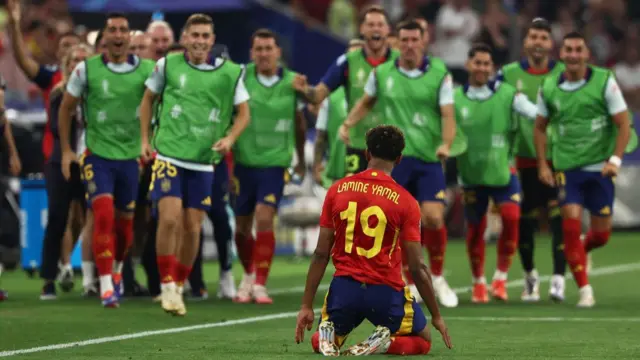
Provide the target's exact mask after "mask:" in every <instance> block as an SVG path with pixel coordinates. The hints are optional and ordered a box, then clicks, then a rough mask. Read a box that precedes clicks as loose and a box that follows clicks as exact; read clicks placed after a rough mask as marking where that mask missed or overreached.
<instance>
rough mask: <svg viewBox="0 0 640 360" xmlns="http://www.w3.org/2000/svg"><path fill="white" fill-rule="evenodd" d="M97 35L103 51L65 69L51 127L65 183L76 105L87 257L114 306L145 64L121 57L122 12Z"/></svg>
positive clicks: (125, 244)
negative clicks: (82, 126) (89, 218)
mask: <svg viewBox="0 0 640 360" xmlns="http://www.w3.org/2000/svg"><path fill="white" fill-rule="evenodd" d="M103 31H104V41H105V42H106V44H107V48H108V51H107V54H105V55H96V56H93V57H90V58H88V59H87V60H85V61H83V62H81V63H80V64H78V66H76V68H75V69H74V70H73V73H72V74H71V77H70V79H69V81H68V83H67V88H66V92H65V94H64V97H63V99H62V104H61V105H60V111H59V119H58V121H59V124H58V126H59V134H60V146H61V150H62V173H63V175H64V177H65V178H66V179H67V180H68V179H69V177H70V168H71V163H72V162H76V161H77V157H76V154H75V152H74V151H73V148H72V146H71V139H70V136H69V134H70V133H71V132H70V126H71V115H72V113H73V112H74V111H75V110H76V107H77V106H78V104H79V103H80V102H81V101H82V102H83V106H84V110H85V114H86V116H85V120H86V123H87V124H86V130H85V131H86V135H85V136H86V145H87V150H86V152H85V156H83V157H82V161H81V171H82V173H83V175H84V177H83V180H84V182H85V186H86V189H87V193H88V196H89V204H88V206H89V208H90V209H91V211H92V212H93V216H94V227H93V253H94V259H95V263H96V267H97V268H98V273H99V275H100V291H101V293H102V304H103V305H104V306H105V307H117V306H118V298H119V296H120V295H121V290H122V283H121V280H122V276H121V273H122V265H123V261H124V258H125V256H126V254H127V251H128V250H129V248H130V246H131V244H132V242H133V211H134V209H135V205H136V198H137V195H138V176H139V169H138V158H139V156H140V131H139V129H140V126H139V124H138V120H137V112H138V105H139V104H140V100H141V99H142V94H143V93H144V81H145V79H146V78H147V77H148V76H149V74H150V73H151V71H152V70H153V62H151V61H150V60H141V59H140V58H139V57H137V56H135V55H129V54H128V51H129V40H130V29H129V21H128V20H127V18H126V17H125V16H124V15H122V14H118V13H114V14H110V15H108V16H107V21H106V24H105V28H104V30H103ZM114 214H115V215H114ZM114 236H115V238H114ZM114 260H115V261H114ZM114 286H115V287H114Z"/></svg>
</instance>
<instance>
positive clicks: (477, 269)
mask: <svg viewBox="0 0 640 360" xmlns="http://www.w3.org/2000/svg"><path fill="white" fill-rule="evenodd" d="M486 229H487V216H486V215H485V216H483V217H482V219H481V220H480V223H478V224H471V223H469V224H468V225H467V254H468V255H469V262H470V264H471V273H472V274H473V277H474V278H479V277H482V276H484V254H485V250H484V249H485V242H484V232H485V230H486Z"/></svg>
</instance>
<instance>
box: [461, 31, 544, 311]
mask: <svg viewBox="0 0 640 360" xmlns="http://www.w3.org/2000/svg"><path fill="white" fill-rule="evenodd" d="M467 71H468V72H469V82H468V83H467V84H465V85H464V86H461V87H459V88H457V89H456V90H455V94H454V101H455V109H456V119H458V124H459V125H460V129H461V130H462V131H463V132H464V133H465V134H466V135H467V151H466V152H465V153H464V154H462V155H460V156H459V157H458V158H457V162H458V172H459V175H460V178H461V180H462V186H463V187H464V199H465V217H466V219H467V224H468V225H467V226H468V230H467V254H468V255H469V260H470V263H471V272H472V274H473V292H472V297H471V301H472V302H474V303H486V302H488V301H489V296H488V291H487V285H486V279H485V277H484V256H485V241H484V232H485V229H486V226H487V218H486V214H487V209H488V206H489V199H492V200H493V203H495V204H496V205H497V206H498V208H499V210H500V217H501V218H502V235H501V236H500V239H499V240H498V244H497V250H498V256H497V260H498V261H497V267H496V272H495V274H494V275H493V282H492V283H491V289H492V295H493V297H494V298H496V299H499V300H503V301H506V300H507V288H506V282H507V273H508V272H509V268H510V267H511V259H512V257H513V255H514V254H515V251H516V247H517V246H518V222H519V220H520V184H519V183H518V178H517V176H516V175H515V174H514V173H512V172H511V171H510V163H511V157H512V150H513V142H514V140H515V135H516V133H517V131H518V130H519V128H518V122H519V121H520V120H519V118H518V117H516V116H515V115H514V112H515V113H517V114H520V115H523V116H526V117H527V118H528V119H529V121H530V122H533V119H534V118H535V116H536V112H537V108H536V105H535V104H534V103H532V102H530V101H529V100H528V99H527V97H526V96H525V95H524V94H519V93H517V90H516V89H515V88H514V87H513V86H511V85H509V84H506V83H500V82H495V81H489V76H490V75H491V74H493V57H492V52H491V49H490V48H489V47H488V46H487V45H484V44H478V45H474V46H473V47H472V48H471V50H470V51H469V55H468V59H467Z"/></svg>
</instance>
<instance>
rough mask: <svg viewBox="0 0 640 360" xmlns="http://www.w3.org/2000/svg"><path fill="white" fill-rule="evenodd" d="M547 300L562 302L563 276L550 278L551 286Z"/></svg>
mask: <svg viewBox="0 0 640 360" xmlns="http://www.w3.org/2000/svg"><path fill="white" fill-rule="evenodd" d="M549 298H550V299H551V300H553V301H556V302H563V301H564V276H562V275H553V276H551V285H550V286H549Z"/></svg>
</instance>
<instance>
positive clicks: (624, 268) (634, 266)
mask: <svg viewBox="0 0 640 360" xmlns="http://www.w3.org/2000/svg"><path fill="white" fill-rule="evenodd" d="M635 270H640V263H630V264H622V265H616V266H606V267H601V268H597V269H594V270H593V271H591V273H589V276H591V277H596V276H602V275H610V274H619V273H625V272H631V271H635ZM567 276H569V275H567ZM549 279H550V277H549V276H544V277H541V278H540V282H548V281H549ZM523 283H524V280H522V279H521V280H515V281H510V282H508V283H507V287H514V286H518V285H522V284H523ZM327 287H328V286H326V285H325V286H324V288H327ZM300 289H302V290H300ZM470 289H471V288H470V287H462V288H456V289H453V290H454V291H455V292H456V293H458V294H460V293H465V292H468V291H469V290H470ZM284 290H285V289H281V291H280V292H279V294H285V293H289V294H291V293H299V292H301V291H303V290H304V288H303V287H293V288H291V289H289V290H288V291H286V292H285V291H284ZM271 293H272V294H273V292H271ZM314 311H316V312H319V311H320V309H315V310H314ZM297 315H298V312H297V311H295V312H283V313H278V314H271V315H264V316H255V317H250V318H245V319H238V320H228V321H221V322H215V323H206V324H200V325H192V326H184V327H177V328H169V329H164V330H152V331H142V332H137V333H132V334H125V335H117V336H108V337H101V338H96V339H89V340H84V341H75V342H70V343H63V344H54V345H47V346H39V347H34V348H28V349H18V350H8V351H2V352H0V357H9V356H15V355H23V354H32V353H37V352H43V351H52V350H61V349H68V348H71V347H79V346H89V345H97V344H104V343H109V342H116V341H122V340H130V339H137V338H142V337H148V336H155V335H167V334H176V333H183V332H187V331H194V330H202V329H210V328H218V327H227V326H235V325H243V324H252V323H257V322H263V321H269V320H277V319H288V318H292V317H296V316H297ZM447 320H452V321H456V320H457V321H495V322H498V321H505V322H508V321H548V322H552V321H555V322H562V321H573V322H587V321H601V322H640V318H563V317H539V318H535V317H532V318H528V317H502V318H501V317H455V316H454V317H451V316H447Z"/></svg>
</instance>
